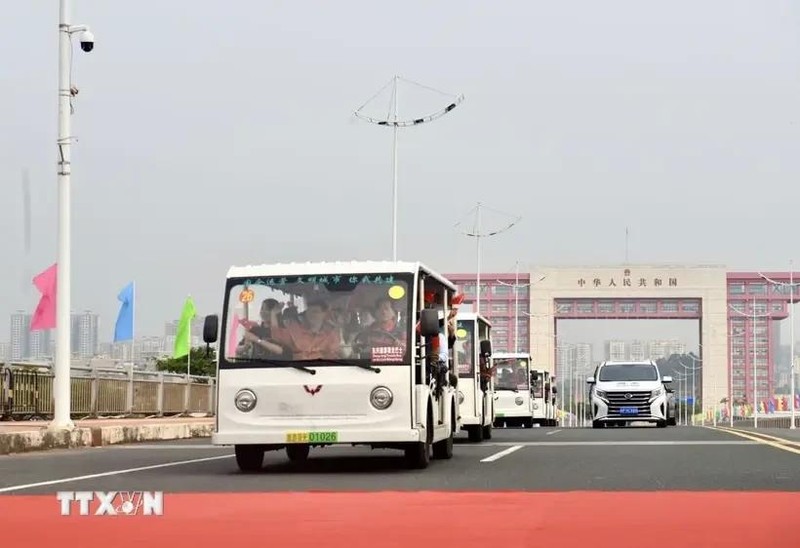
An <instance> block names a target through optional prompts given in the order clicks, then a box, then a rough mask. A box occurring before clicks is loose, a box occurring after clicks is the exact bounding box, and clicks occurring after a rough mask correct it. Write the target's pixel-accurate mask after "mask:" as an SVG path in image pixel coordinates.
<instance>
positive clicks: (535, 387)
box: [531, 369, 557, 426]
mask: <svg viewBox="0 0 800 548" xmlns="http://www.w3.org/2000/svg"><path fill="white" fill-rule="evenodd" d="M551 390H552V393H551ZM555 393H556V388H555V386H554V385H553V383H552V382H551V378H550V372H549V371H545V370H544V369H531V399H532V400H533V423H534V424H538V425H540V426H555V425H556V424H557V421H556V409H555V401H554V394H555Z"/></svg>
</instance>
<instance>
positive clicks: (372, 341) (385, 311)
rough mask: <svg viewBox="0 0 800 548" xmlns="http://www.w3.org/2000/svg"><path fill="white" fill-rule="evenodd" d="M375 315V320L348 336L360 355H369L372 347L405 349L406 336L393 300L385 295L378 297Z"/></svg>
mask: <svg viewBox="0 0 800 548" xmlns="http://www.w3.org/2000/svg"><path fill="white" fill-rule="evenodd" d="M373 315H374V318H375V319H374V321H373V322H371V323H370V324H369V325H367V326H366V327H364V328H363V329H361V330H360V331H359V332H357V333H355V335H351V336H350V337H348V338H347V340H348V341H349V343H350V345H351V346H352V347H353V351H354V352H355V353H357V354H360V355H369V352H370V349H372V348H376V347H389V346H391V347H400V348H403V350H404V351H405V347H406V337H405V334H404V331H403V328H402V325H401V324H400V322H398V319H397V311H396V310H395V309H394V306H393V305H392V301H391V300H390V299H387V298H385V297H382V298H380V299H378V300H377V301H376V303H375V307H374V309H373Z"/></svg>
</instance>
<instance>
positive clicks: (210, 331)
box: [203, 314, 219, 344]
mask: <svg viewBox="0 0 800 548" xmlns="http://www.w3.org/2000/svg"><path fill="white" fill-rule="evenodd" d="M217 331H219V317H218V316H217V315H216V314H210V315H208V316H206V319H205V322H204V323H203V342H204V343H206V344H213V343H215V342H217Z"/></svg>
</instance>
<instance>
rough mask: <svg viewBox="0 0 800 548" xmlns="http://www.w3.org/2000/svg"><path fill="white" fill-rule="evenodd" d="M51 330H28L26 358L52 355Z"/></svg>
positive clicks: (40, 357) (44, 357)
mask: <svg viewBox="0 0 800 548" xmlns="http://www.w3.org/2000/svg"><path fill="white" fill-rule="evenodd" d="M53 331H54V330H52V329H44V330H41V331H30V332H29V333H28V351H27V353H26V354H25V357H26V358H31V359H34V360H41V359H46V358H52V357H53V351H52V350H53V345H52V341H53V338H54V337H53Z"/></svg>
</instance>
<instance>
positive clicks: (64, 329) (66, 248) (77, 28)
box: [50, 0, 94, 429]
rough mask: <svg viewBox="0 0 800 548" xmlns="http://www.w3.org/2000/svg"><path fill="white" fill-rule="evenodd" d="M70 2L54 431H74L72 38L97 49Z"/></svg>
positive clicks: (62, 8)
mask: <svg viewBox="0 0 800 548" xmlns="http://www.w3.org/2000/svg"><path fill="white" fill-rule="evenodd" d="M70 8H71V6H70V2H69V0H60V2H59V17H58V141H57V142H56V144H57V147H58V161H57V166H58V170H57V174H58V180H57V181H58V258H57V265H58V267H57V268H58V275H57V279H56V359H55V366H54V368H53V369H54V371H53V373H54V376H53V421H52V422H51V423H50V427H51V428H53V429H71V428H72V427H73V426H74V425H73V423H72V420H71V419H70V409H71V401H70V400H71V394H70V356H71V351H70V342H71V341H70V339H71V326H70V308H71V303H70V293H71V291H72V287H71V286H72V281H71V276H70V274H71V252H72V250H71V245H72V243H71V235H70V228H71V227H70V209H71V205H70V182H71V181H70V178H71V175H72V164H71V159H72V154H71V152H72V139H73V137H72V129H71V126H70V116H71V115H72V98H73V97H75V96H76V95H77V94H78V89H77V88H76V87H74V86H73V85H72V81H71V74H72V35H73V34H75V33H80V44H81V50H83V51H84V52H86V53H89V52H90V51H92V50H93V49H94V35H93V34H92V32H91V30H89V27H88V26H86V25H71V24H70V22H69V21H70V19H71V17H70V15H71V10H70Z"/></svg>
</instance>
